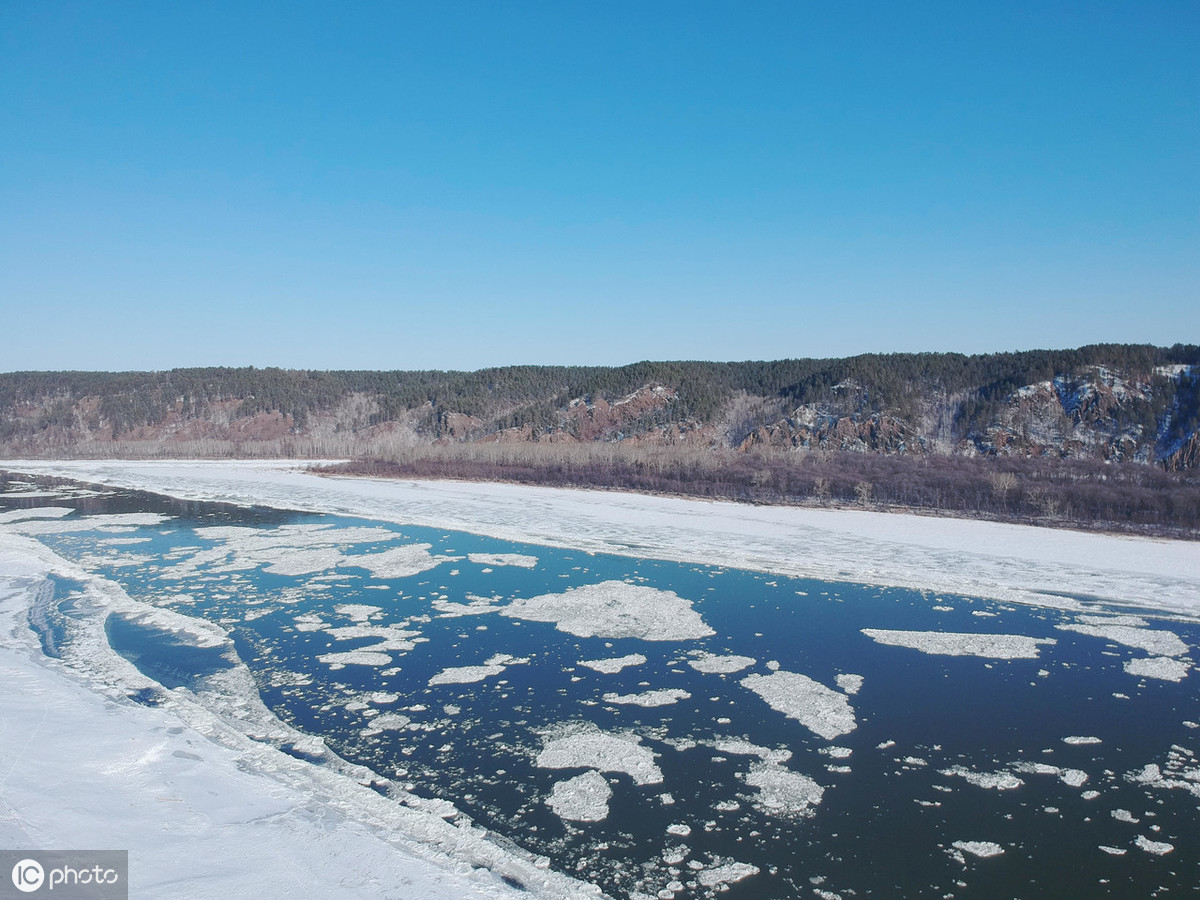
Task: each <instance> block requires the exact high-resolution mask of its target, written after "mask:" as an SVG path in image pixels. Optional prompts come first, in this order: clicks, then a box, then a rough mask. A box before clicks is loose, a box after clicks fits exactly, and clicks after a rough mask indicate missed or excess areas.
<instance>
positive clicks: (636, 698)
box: [604, 688, 692, 709]
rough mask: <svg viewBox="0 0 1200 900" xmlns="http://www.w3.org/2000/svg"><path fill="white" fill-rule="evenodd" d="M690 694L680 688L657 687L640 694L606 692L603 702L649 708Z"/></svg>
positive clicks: (669, 702)
mask: <svg viewBox="0 0 1200 900" xmlns="http://www.w3.org/2000/svg"><path fill="white" fill-rule="evenodd" d="M691 696H692V695H691V694H690V693H688V692H687V691H685V690H681V689H680V688H659V689H657V690H653V691H644V692H642V693H640V694H614V693H608V694H605V695H604V702H605V703H615V704H618V705H624V706H644V707H646V708H648V709H650V708H653V707H656V706H670V705H671V704H673V703H678V702H679V701H680V700H688V699H690V698H691Z"/></svg>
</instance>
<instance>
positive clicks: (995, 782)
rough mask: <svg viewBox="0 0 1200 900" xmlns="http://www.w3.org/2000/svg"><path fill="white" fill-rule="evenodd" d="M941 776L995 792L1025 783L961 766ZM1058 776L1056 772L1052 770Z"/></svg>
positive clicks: (1007, 775)
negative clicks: (962, 780) (952, 777)
mask: <svg viewBox="0 0 1200 900" xmlns="http://www.w3.org/2000/svg"><path fill="white" fill-rule="evenodd" d="M940 771H941V773H942V774H943V775H946V776H955V777H958V778H962V779H964V780H966V781H968V782H970V783H971V784H973V785H975V786H976V787H981V788H987V789H988V790H996V791H1012V790H1016V789H1017V788H1019V787H1021V785H1023V784H1024V783H1025V782H1024V781H1022V780H1021V779H1020V778H1018V777H1017V776H1016V775H1012V774H1010V773H1009V772H974V771H972V770H971V769H967V768H965V767H963V766H951V767H950V768H948V769H942V770H940ZM1054 774H1058V770H1057V769H1055V770H1054Z"/></svg>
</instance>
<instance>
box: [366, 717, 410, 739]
mask: <svg viewBox="0 0 1200 900" xmlns="http://www.w3.org/2000/svg"><path fill="white" fill-rule="evenodd" d="M411 721H412V719H410V718H409V717H408V716H405V715H401V714H400V713H394V712H386V713H380V714H379V715H377V716H375V718H373V719H371V724H370V725H368V726H367V727H366V728H365V729H363V732H362V735H363V737H370V736H371V735H374V734H383V732H385V731H403V730H404V729H405V728H407V727H408V725H409V723H410V722H411Z"/></svg>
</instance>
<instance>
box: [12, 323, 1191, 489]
mask: <svg viewBox="0 0 1200 900" xmlns="http://www.w3.org/2000/svg"><path fill="white" fill-rule="evenodd" d="M533 441H537V442H542V441H550V442H568V443H587V442H621V443H626V442H630V443H633V444H654V445H685V446H688V447H691V448H697V449H698V448H704V447H713V448H716V447H721V448H732V449H735V450H743V451H747V452H751V451H767V450H779V451H792V450H804V449H809V450H827V451H858V452H863V453H872V454H896V455H920V454H942V455H965V456H993V455H994V456H1001V457H1003V456H1020V457H1052V458H1067V459H1104V460H1113V461H1132V462H1140V463H1146V464H1156V465H1160V466H1162V467H1163V468H1166V469H1168V470H1179V469H1195V468H1200V347H1197V346H1195V345H1183V344H1176V345H1175V346H1172V347H1169V348H1164V347H1153V346H1146V345H1127V344H1103V345H1093V346H1088V347H1081V348H1078V349H1075V350H1047V351H1026V352H1018V353H995V354H986V355H976V356H964V355H961V354H954V353H917V354H887V355H880V354H868V355H863V356H856V357H850V358H846V359H795V360H779V361H771V362H741V363H713V362H640V363H635V364H632V365H628V366H620V367H564V366H511V367H505V368H494V369H483V370H480V371H477V372H437V371H388V372H365V371H359V372H355V371H332V372H321V371H300V370H283V369H271V368H268V369H257V368H253V367H251V368H206V369H174V370H171V371H167V372H148V373H147V372H122V373H99V372H18V373H10V374H3V375H0V454H2V455H3V456H5V457H8V458H15V457H21V456H117V455H131V456H271V455H278V456H300V455H316V456H355V455H363V454H374V455H386V452H387V450H388V449H389V448H395V447H405V446H408V447H411V446H416V445H422V444H435V443H489V442H501V443H522V442H533Z"/></svg>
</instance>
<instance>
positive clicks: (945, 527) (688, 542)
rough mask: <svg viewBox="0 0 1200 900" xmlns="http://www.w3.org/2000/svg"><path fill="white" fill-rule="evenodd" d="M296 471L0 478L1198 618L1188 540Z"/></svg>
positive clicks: (29, 466)
mask: <svg viewBox="0 0 1200 900" xmlns="http://www.w3.org/2000/svg"><path fill="white" fill-rule="evenodd" d="M312 464H313V461H309V460H250V461H246V460H229V461H215V462H214V461H195V460H180V461H162V460H156V461H121V460H53V461H46V460H10V461H3V462H0V468H3V469H8V470H10V471H14V472H23V473H27V474H33V475H50V476H57V477H63V478H72V479H76V480H80V481H88V482H92V483H98V484H103V485H106V486H110V487H118V488H127V489H132V490H145V491H150V492H154V493H160V494H168V495H170V496H174V497H179V498H181V499H185V500H211V501H217V502H230V503H236V504H240V505H260V506H268V507H273V508H278V509H295V510H298V511H306V512H314V513H336V514H340V515H349V516H358V517H363V518H377V519H382V520H385V521H390V522H393V523H397V524H408V525H419V526H427V527H434V528H446V529H452V530H457V531H466V532H472V533H477V534H484V535H487V536H489V537H496V538H501V539H506V540H512V541H517V542H523V543H533V544H540V545H543V546H554V547H564V548H570V549H576V550H583V551H586V552H598V553H615V554H618V555H623V556H641V557H650V558H658V559H668V560H672V561H677V562H690V563H698V564H708V565H714V564H716V565H728V566H733V567H737V568H746V569H753V570H756V571H764V572H772V573H775V574H781V575H790V576H795V577H810V578H818V579H821V580H828V581H849V582H856V583H865V584H873V585H880V586H889V587H904V588H912V589H916V590H927V591H932V592H939V591H940V592H944V593H956V594H966V595H975V596H983V597H989V598H992V599H998V600H1005V601H1010V602H1019V603H1031V604H1034V605H1039V606H1053V607H1059V608H1061V607H1063V606H1068V607H1078V606H1080V605H1081V604H1080V602H1079V601H1078V600H1075V599H1071V598H1075V597H1083V598H1088V599H1092V600H1096V601H1099V602H1103V603H1108V604H1114V605H1117V606H1121V607H1129V608H1137V609H1139V610H1142V611H1147V612H1158V613H1161V614H1166V615H1174V616H1182V617H1186V618H1198V617H1200V543H1196V542H1192V541H1179V540H1171V539H1166V538H1153V537H1141V536H1132V535H1111V534H1097V533H1093V532H1077V531H1068V530H1065V529H1051V528H1041V527H1038V526H1031V525H1017V524H1011V523H1001V522H990V521H983V520H975V519H957V518H951V517H941V516H926V515H915V514H911V513H894V512H893V513H881V512H876V511H867V510H845V509H816V508H809V507H794V506H754V505H748V504H745V503H737V502H734V501H726V500H700V499H694V498H674V497H662V496H655V495H647V494H633V493H626V492H618V491H605V490H588V489H576V488H560V487H546V486H533V485H514V484H508V483H498V482H459V481H446V480H415V479H402V480H395V479H373V478H364V477H361V476H353V477H344V476H330V475H323V474H316V473H313V472H308V471H306V469H307V468H308V467H309V466H311V465H312Z"/></svg>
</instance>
